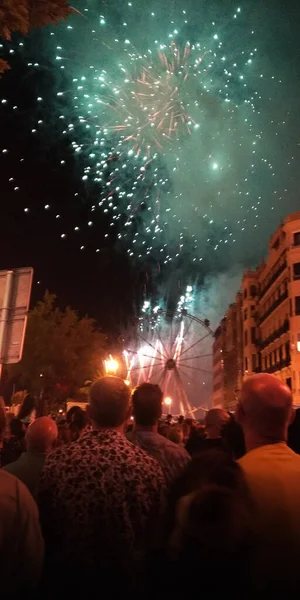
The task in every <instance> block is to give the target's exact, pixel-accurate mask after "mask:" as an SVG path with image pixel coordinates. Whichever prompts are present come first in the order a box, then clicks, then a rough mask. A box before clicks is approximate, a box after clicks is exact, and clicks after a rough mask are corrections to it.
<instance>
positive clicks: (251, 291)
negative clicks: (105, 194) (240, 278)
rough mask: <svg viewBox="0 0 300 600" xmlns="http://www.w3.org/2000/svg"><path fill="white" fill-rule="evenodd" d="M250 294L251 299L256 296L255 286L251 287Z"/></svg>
mask: <svg viewBox="0 0 300 600" xmlns="http://www.w3.org/2000/svg"><path fill="white" fill-rule="evenodd" d="M250 294H251V296H252V298H254V296H256V294H257V291H256V286H255V285H251V288H250Z"/></svg>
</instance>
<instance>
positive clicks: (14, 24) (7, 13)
mask: <svg viewBox="0 0 300 600" xmlns="http://www.w3.org/2000/svg"><path fill="white" fill-rule="evenodd" d="M72 12H74V9H73V8H72V7H71V6H70V5H69V3H68V2H67V0H2V2H1V3H0V37H2V38H4V39H6V40H10V39H11V35H12V33H14V32H19V33H22V34H23V35H27V34H28V32H29V30H30V29H31V28H33V27H43V26H44V25H49V24H50V23H55V24H58V23H59V21H60V20H61V19H66V18H67V17H68V16H69V15H70V14H71V13H72ZM8 68H9V65H8V64H7V62H6V61H4V60H2V59H0V73H1V72H3V71H4V70H5V69H8Z"/></svg>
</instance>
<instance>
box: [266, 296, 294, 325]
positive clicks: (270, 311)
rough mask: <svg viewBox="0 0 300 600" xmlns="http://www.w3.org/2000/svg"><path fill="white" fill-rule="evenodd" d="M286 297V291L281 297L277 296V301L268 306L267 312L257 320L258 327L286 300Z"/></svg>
mask: <svg viewBox="0 0 300 600" xmlns="http://www.w3.org/2000/svg"><path fill="white" fill-rule="evenodd" d="M287 297H288V291H287V290H286V291H285V292H284V293H283V294H281V296H279V298H277V300H275V302H273V304H272V306H270V308H268V310H267V311H266V312H265V313H264V314H263V315H261V317H260V319H259V325H261V323H262V322H263V321H264V320H265V319H266V318H267V317H268V316H269V315H270V314H271V313H272V312H273V310H275V308H277V306H279V305H280V304H281V303H282V302H283V301H284V300H286V298H287Z"/></svg>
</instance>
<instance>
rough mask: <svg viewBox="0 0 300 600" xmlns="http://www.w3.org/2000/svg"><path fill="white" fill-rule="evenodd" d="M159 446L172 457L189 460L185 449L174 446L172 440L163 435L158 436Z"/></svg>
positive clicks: (177, 445)
mask: <svg viewBox="0 0 300 600" xmlns="http://www.w3.org/2000/svg"><path fill="white" fill-rule="evenodd" d="M158 436H159V438H158V440H159V444H160V445H161V446H162V447H163V448H164V450H165V452H166V453H168V454H170V455H172V456H177V457H178V458H179V457H180V458H183V459H184V458H185V459H187V460H188V459H189V458H190V456H189V454H188V452H187V451H186V449H185V448H184V447H183V446H180V445H179V444H175V443H174V442H172V440H169V439H168V438H165V437H164V436H163V435H160V434H158Z"/></svg>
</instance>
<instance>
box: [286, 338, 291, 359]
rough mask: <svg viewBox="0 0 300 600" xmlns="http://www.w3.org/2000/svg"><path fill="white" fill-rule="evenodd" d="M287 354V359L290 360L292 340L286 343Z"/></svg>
mask: <svg viewBox="0 0 300 600" xmlns="http://www.w3.org/2000/svg"><path fill="white" fill-rule="evenodd" d="M285 355H286V359H287V361H289V360H290V342H286V344H285Z"/></svg>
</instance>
